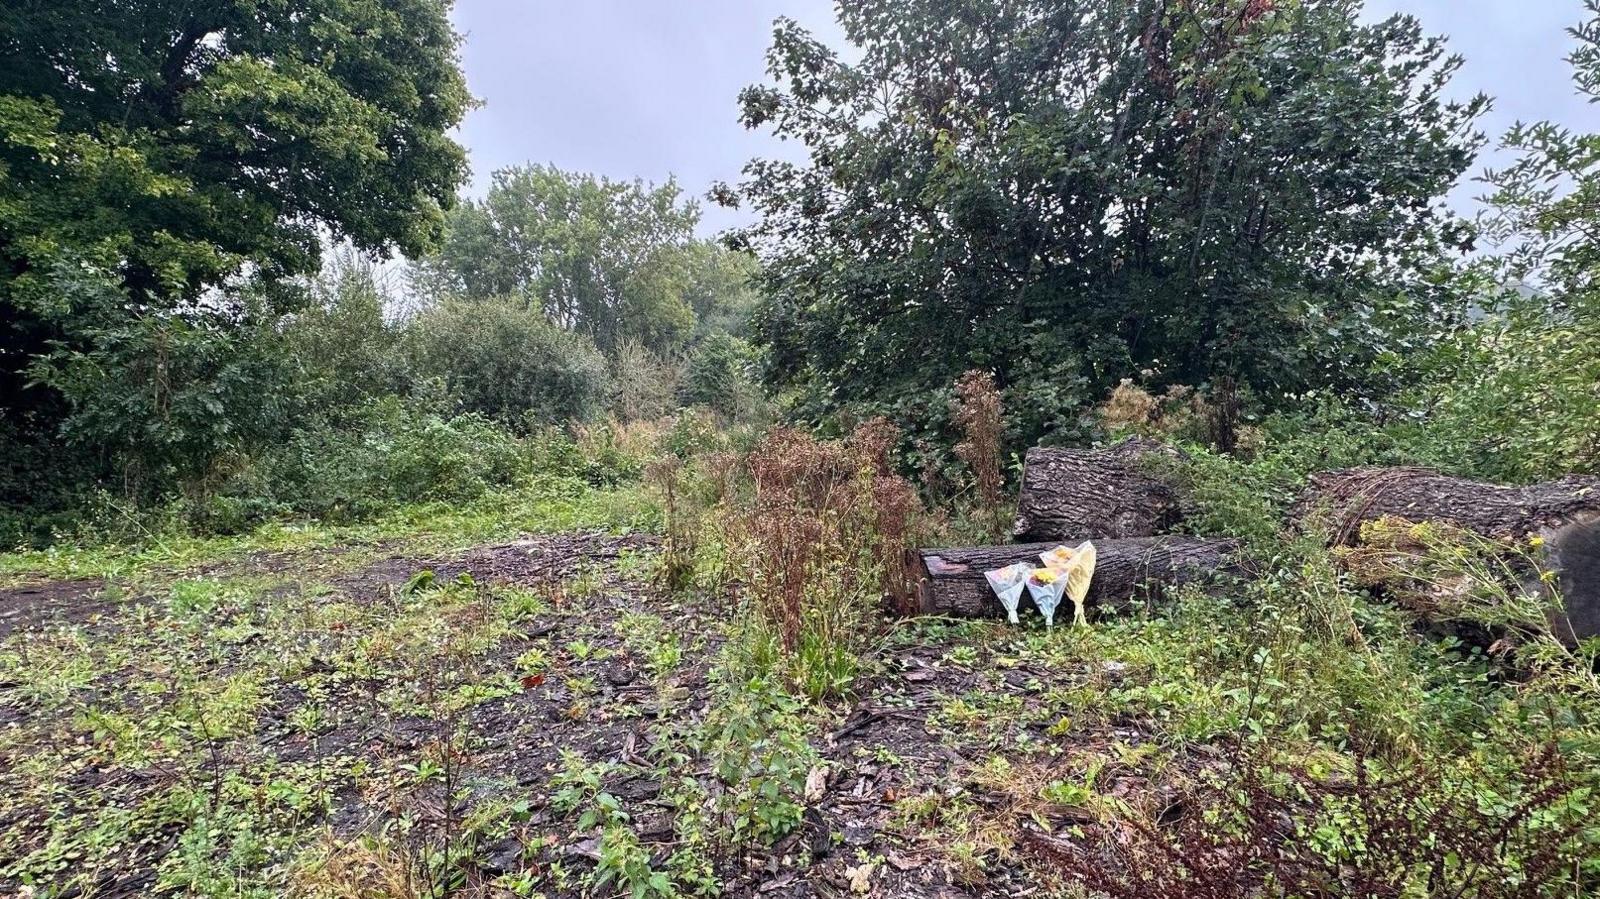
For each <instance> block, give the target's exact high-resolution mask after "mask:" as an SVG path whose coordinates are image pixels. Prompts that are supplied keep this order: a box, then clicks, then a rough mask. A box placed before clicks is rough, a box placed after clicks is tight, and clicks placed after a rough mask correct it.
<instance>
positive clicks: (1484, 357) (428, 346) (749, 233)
mask: <svg viewBox="0 0 1600 899" xmlns="http://www.w3.org/2000/svg"><path fill="white" fill-rule="evenodd" d="M1588 5H1589V10H1590V13H1591V21H1590V22H1588V23H1587V24H1584V25H1582V26H1580V27H1578V28H1576V29H1575V30H1574V35H1575V37H1576V38H1577V47H1578V49H1577V50H1576V51H1575V52H1574V54H1573V56H1572V58H1571V62H1572V63H1573V65H1574V69H1575V72H1576V83H1577V87H1578V89H1579V90H1581V91H1584V92H1586V93H1588V94H1589V95H1590V96H1591V97H1593V96H1595V95H1596V93H1597V92H1600V53H1597V51H1596V47H1597V45H1600V31H1597V29H1600V25H1597V24H1596V23H1597V22H1600V6H1597V5H1596V0H1589V4H1588ZM448 11H449V4H448V2H445V0H406V2H399V3H391V2H382V3H380V2H375V0H307V2H303V3H300V4H297V5H294V6H293V7H286V6H281V5H270V4H268V5H262V4H254V3H242V2H241V3H233V2H226V3H217V4H202V5H195V4H187V3H174V2H160V0H151V2H148V3H141V4H134V5H132V6H127V5H124V6H114V7H102V6H99V5H93V4H86V3H81V2H68V3H53V4H38V3H35V4H24V5H22V6H17V7H15V8H10V9H8V10H7V11H6V12H5V13H3V14H0V312H3V313H4V314H3V318H0V508H11V509H14V510H20V511H18V512H16V513H15V514H13V515H10V516H9V517H8V516H6V515H0V519H4V520H12V521H25V522H27V523H28V524H27V526H26V527H25V528H24V529H25V530H27V531H28V532H29V534H30V535H35V534H37V533H39V532H40V531H41V527H40V526H39V525H38V522H40V521H47V520H49V519H48V518H47V517H45V516H43V515H42V513H41V510H45V509H51V508H54V509H59V510H63V511H67V512H70V511H71V510H73V509H75V508H78V507H81V506H82V504H83V503H84V502H85V501H86V499H89V498H92V497H95V496H100V497H101V498H114V499H116V501H118V502H119V503H120V502H127V503H129V504H131V506H133V507H140V508H148V507H158V506H161V505H163V504H165V503H169V502H171V501H173V500H174V499H175V498H176V499H177V500H178V501H179V502H180V503H181V504H184V505H185V506H186V507H187V508H189V509H191V510H194V509H199V510H205V509H213V512H215V509H214V508H213V507H214V506H215V504H216V503H217V502H219V501H221V500H226V502H225V503H224V505H225V506H227V510H225V511H226V514H225V515H222V516H221V517H222V518H226V519H229V520H231V521H235V522H242V521H247V520H252V516H254V517H262V516H266V515H271V514H277V513H278V512H285V511H286V512H292V513H297V514H331V512H332V511H335V510H339V509H346V510H349V509H358V508H366V507H370V506H371V505H372V504H373V503H374V502H383V501H390V500H393V501H401V500H404V499H406V498H407V497H409V496H412V495H414V494H415V495H426V494H427V493H428V491H429V490H430V489H432V488H430V487H429V486H427V485H428V484H430V483H436V482H442V480H448V478H446V477H445V476H444V475H441V474H439V472H440V471H443V469H442V468H440V467H439V466H437V465H434V466H432V467H429V466H428V465H412V462H415V461H416V460H419V459H423V458H425V457H428V455H429V454H430V453H432V454H434V455H435V456H437V457H438V458H451V459H458V460H461V464H462V465H465V466H467V467H469V468H471V469H472V470H473V471H476V472H479V473H480V474H482V476H483V477H489V478H491V479H492V478H494V477H499V476H500V475H496V474H493V473H494V472H499V471H503V470H505V466H503V465H500V464H499V463H494V464H489V463H487V462H484V463H483V464H480V462H481V461H482V460H477V461H471V462H470V464H469V462H468V461H466V460H467V459H468V457H469V456H471V455H472V453H471V450H470V448H471V447H472V446H475V445H477V446H484V447H491V446H495V445H501V443H497V442H496V441H497V440H498V438H491V437H489V436H486V435H488V434H490V433H491V432H492V433H494V434H498V435H500V436H501V437H504V438H505V439H506V440H517V439H523V438H525V437H526V435H529V434H536V433H540V432H541V429H545V428H551V427H560V426H564V425H566V424H567V423H570V422H574V421H579V422H582V421H594V420H598V419H607V418H622V419H627V418H649V417H655V416H660V415H664V414H667V413H669V412H672V411H673V410H675V409H677V408H679V407H681V406H683V405H686V404H692V405H705V406H709V407H711V408H713V409H714V410H716V411H717V412H719V413H720V414H722V415H724V416H751V415H754V414H757V412H758V411H759V410H760V409H761V408H763V407H764V406H765V405H766V403H767V402H768V401H771V402H774V403H776V407H777V408H778V409H779V410H781V412H782V413H783V414H786V415H787V416H789V417H791V418H793V419H796V420H799V421H803V422H807V423H810V424H812V425H814V426H817V427H819V428H822V429H831V430H835V431H843V430H846V429H848V428H849V427H851V426H852V424H853V423H854V422H855V421H858V420H860V419H861V418H863V417H865V416H867V415H870V414H878V413H885V414H888V415H889V416H890V417H891V418H893V419H895V420H896V421H897V422H899V423H900V424H901V425H903V426H905V427H906V428H907V433H908V439H907V448H911V449H913V450H914V452H913V454H912V456H911V458H910V461H911V462H912V464H919V465H925V466H937V465H938V464H940V462H941V460H948V459H949V447H950V445H951V444H952V443H953V438H952V437H951V419H950V415H951V413H950V399H951V385H952V384H953V383H954V382H955V380H956V378H957V376H958V375H959V374H961V373H962V372H966V371H969V370H973V369H979V370H984V371H988V372H992V373H993V376H994V378H995V381H996V383H997V384H998V385H999V386H1000V387H1001V389H1002V390H1003V391H1004V399H1005V408H1006V410H1007V417H1006V424H1007V433H1006V434H1005V435H1004V444H1005V446H1007V447H1025V446H1027V445H1030V444H1032V443H1033V442H1035V441H1040V440H1043V441H1047V442H1057V443H1070V442H1075V441H1082V440H1090V439H1094V438H1096V437H1097V436H1102V435H1101V434H1099V432H1098V431H1097V428H1099V427H1100V425H1099V424H1097V420H1096V419H1095V418H1094V417H1093V416H1090V415H1088V414H1087V412H1088V410H1089V409H1091V408H1092V407H1093V406H1094V405H1095V404H1096V403H1098V402H1100V401H1102V400H1103V399H1104V398H1105V397H1106V396H1107V394H1108V393H1109V392H1110V391H1111V390H1112V388H1113V387H1115V386H1116V385H1118V384H1119V383H1122V382H1124V381H1131V382H1133V383H1134V384H1136V385H1138V386H1139V387H1141V388H1143V389H1145V390H1148V391H1149V392H1150V393H1152V394H1161V393H1162V392H1163V391H1165V390H1167V389H1169V388H1179V389H1181V390H1192V391H1193V394H1192V395H1194V396H1197V397H1199V405H1198V406H1197V408H1203V409H1204V410H1205V421H1204V425H1205V427H1204V429H1203V433H1201V434H1200V435H1199V436H1201V437H1204V438H1206V439H1210V440H1212V441H1214V442H1216V443H1218V444H1220V445H1222V446H1223V447H1225V448H1226V447H1230V446H1231V445H1232V444H1233V443H1234V441H1235V440H1236V437H1237V435H1238V434H1240V433H1241V431H1242V430H1247V428H1245V425H1247V424H1248V423H1250V422H1259V421H1261V420H1262V419H1263V417H1264V416H1269V415H1274V414H1277V415H1288V416H1295V415H1307V414H1310V412H1308V410H1313V409H1320V410H1323V412H1322V413H1319V414H1323V413H1327V410H1328V409H1329V408H1331V407H1337V411H1336V412H1335V413H1328V414H1332V415H1333V416H1334V418H1337V419H1338V420H1339V421H1342V422H1346V423H1349V422H1352V421H1354V422H1359V423H1360V424H1361V426H1362V427H1366V428H1369V429H1372V428H1376V429H1378V430H1380V431H1382V433H1383V434H1385V435H1387V436H1386V437H1385V438H1384V439H1387V440H1390V441H1391V443H1393V442H1395V441H1400V442H1404V444H1405V446H1406V447H1408V449H1407V450H1406V453H1408V454H1409V457H1412V458H1419V459H1423V460H1425V461H1435V462H1441V463H1449V464H1455V465H1458V466H1470V467H1472V469H1473V470H1475V471H1478V472H1479V473H1483V474H1486V475H1495V476H1504V477H1509V478H1528V477H1534V476H1538V475H1541V474H1549V473H1552V472H1554V471H1556V470H1557V469H1559V468H1562V467H1573V466H1577V467H1587V468H1595V467H1600V458H1597V457H1596V455H1595V452H1596V451H1595V449H1594V448H1595V447H1596V446H1600V434H1597V433H1596V431H1595V429H1594V425H1593V422H1594V421H1597V420H1600V396H1597V392H1596V390H1597V388H1596V386H1595V385H1596V384H1597V383H1600V361H1597V360H1600V346H1596V344H1595V340H1594V336H1595V335H1596V334H1600V327H1596V321H1597V319H1596V317H1597V315H1600V308H1597V302H1596V299H1595V294H1596V289H1597V288H1596V283H1597V282H1596V271H1600V251H1597V250H1596V249H1595V240H1594V235H1595V234H1596V231H1597V225H1596V213H1595V209H1596V208H1597V204H1596V200H1595V195H1596V192H1597V190H1600V187H1597V185H1600V177H1597V168H1600V162H1597V160H1600V145H1597V143H1596V141H1597V140H1600V138H1597V137H1596V136H1595V135H1586V134H1574V133H1570V132H1568V131H1566V130H1563V129H1560V128H1557V127H1555V126H1553V125H1549V124H1533V125H1527V126H1519V127H1518V128H1517V129H1515V130H1514V131H1513V132H1511V133H1510V134H1508V135H1506V136H1505V139H1504V143H1505V145H1506V146H1507V148H1508V149H1510V150H1511V151H1512V157H1511V158H1512V159H1513V162H1512V164H1510V165H1509V166H1507V167H1506V168H1505V169H1503V170H1501V171H1496V172H1491V173H1488V175H1487V178H1486V180H1487V181H1488V183H1489V184H1490V191H1491V192H1490V196H1489V197H1488V202H1489V206H1488V209H1489V211H1488V212H1487V213H1486V214H1485V215H1484V216H1483V217H1482V218H1480V219H1479V220H1478V221H1466V220H1463V219H1461V218H1459V217H1458V216H1456V215H1455V214H1453V213H1452V212H1451V211H1450V210H1449V208H1448V207H1447V206H1446V205H1445V201H1444V197H1445V195H1446V193H1447V191H1449V190H1450V189H1451V188H1452V187H1453V186H1454V185H1456V184H1457V183H1458V182H1459V181H1460V179H1461V178H1462V177H1463V176H1466V175H1467V174H1468V173H1470V172H1472V171H1473V165H1474V158H1475V153H1476V151H1477V149H1478V148H1479V147H1480V146H1481V145H1482V143H1483V142H1484V140H1483V137H1482V136H1481V135H1480V134H1478V132H1477V131H1476V130H1475V122H1476V121H1477V118H1478V116H1479V114H1480V113H1481V112H1482V111H1483V109H1484V108H1485V106H1486V104H1487V100H1486V99H1485V98H1482V97H1478V98H1473V99H1471V100H1468V101H1464V102H1453V101H1450V100H1448V99H1446V93H1447V88H1448V87H1449V85H1450V81H1451V79H1452V77H1453V76H1454V74H1455V73H1456V71H1457V70H1458V68H1459V65H1460V61H1459V60H1458V59H1456V58H1454V57H1451V56H1450V55H1448V53H1447V50H1446V47H1445V44H1444V42H1443V41H1442V40H1441V39H1438V38H1433V37H1429V36H1427V32H1426V31H1425V29H1424V27H1423V24H1422V23H1419V22H1418V21H1417V20H1415V19H1413V18H1411V17H1406V16H1396V17H1393V18H1390V19H1388V20H1385V21H1382V22H1377V23H1365V22H1363V21H1362V20H1361V18H1360V17H1359V15H1358V14H1359V13H1360V11H1361V4H1360V2H1359V0H1295V2H1265V0H1129V2H1120V0H1119V2H1111V0H1021V2H999V0H911V2H898V0H897V2H889V0H851V2H847V3H843V4H841V5H840V7H839V16H840V22H841V24H842V26H843V29H844V34H845V37H846V39H847V40H848V41H849V42H850V44H851V45H852V47H851V48H849V49H848V50H845V49H844V48H831V47H828V46H825V45H823V44H822V43H821V42H819V41H817V40H816V39H815V38H814V37H812V36H811V35H809V34H807V33H806V32H805V31H804V30H802V29H801V28H799V27H798V26H797V25H795V24H794V23H792V22H788V21H780V22H779V23H778V24H777V26H776V28H775V31H774V39H773V44H772V46H771V49H770V51H769V72H770V76H771V78H770V81H769V82H768V83H765V84H761V85H757V86H753V87H751V88H749V89H747V90H746V91H745V92H744V93H743V94H742V95H741V96H740V98H739V104H738V107H737V109H738V112H739V114H740V115H741V116H742V119H743V121H744V123H745V124H746V125H747V126H749V127H752V128H765V129H769V130H771V131H772V132H773V133H775V134H776V135H778V136H780V137H783V138H788V139H792V140H794V141H797V142H798V143H799V144H800V145H801V146H803V147H804V148H805V149H806V150H807V153H806V156H805V159H804V161H803V162H799V163H787V162H778V161H772V160H755V161H752V162H751V163H750V164H749V166H748V167H747V169H746V173H745V177H744V179H743V180H742V181H741V183H739V184H737V185H734V186H726V185H724V186H720V187H717V188H716V189H714V190H713V198H714V199H716V200H718V201H721V202H727V203H736V204H743V205H744V206H745V207H746V208H747V209H749V210H750V211H753V212H754V213H755V214H756V220H755V223H754V224H752V225H751V226H749V227H747V228H744V229H742V230H739V231H736V232H734V233H731V234H729V235H726V238H727V239H726V240H725V241H719V242H713V241H709V240H705V239H702V238H700V237H697V236H696V229H697V227H698V223H699V208H698V206H697V204H696V202H695V201H694V200H693V199H691V198H689V197H687V196H685V194H684V192H683V191H682V189H681V188H680V187H679V185H678V184H677V183H676V182H675V181H672V180H668V181H667V182H666V183H663V184H659V185H657V184H647V183H644V182H639V181H621V182H619V181H613V180H610V179H607V178H603V177H598V176H594V175H590V174H586V173H582V172H570V171H562V170H560V169H557V168H554V167H550V166H543V165H534V164H530V165H527V166H518V167H512V168H509V169H506V170H503V171H500V172H497V173H495V174H494V175H493V178H492V181H491V183H490V185H489V187H488V189H487V191H486V193H485V194H484V195H483V196H482V197H469V198H465V199H458V191H459V190H460V189H461V187H462V185H463V184H464V181H465V178H466V173H467V172H466V161H465V155H464V152H463V151H462V149H461V147H459V146H458V145H456V144H455V143H454V141H453V140H452V139H451V137H450V129H452V128H453V127H455V126H456V125H457V124H458V123H459V122H460V120H461V118H462V116H463V114H464V113H465V111H466V109H467V108H468V107H469V105H470V104H471V102H472V100H471V97H470V96H469V95H468V93H467V90H466V87H465V82H464V80H463V78H462V76H461V72H460V66H459V59H458V56H457V48H458V44H459V40H460V39H459V37H458V36H457V35H456V34H454V33H453V31H452V30H451V28H450V25H449V20H448ZM331 247H340V248H342V249H340V250H339V252H337V253H329V252H328V248H331ZM1485 249H1487V250H1489V252H1487V253H1484V252H1479V253H1478V254H1477V255H1468V254H1467V251H1471V250H1478V251H1483V250H1485ZM397 256H403V257H405V258H406V259H407V260H408V264H407V265H406V266H405V269H404V275H403V277H401V278H397V279H390V280H391V281H392V282H393V283H390V284H389V285H387V286H385V285H384V284H383V281H384V280H385V279H384V278H383V277H381V276H380V272H381V271H389V272H391V273H392V272H393V267H392V266H390V267H389V268H380V267H375V262H374V260H382V259H384V258H391V259H392V258H394V257H397ZM752 371H759V372H760V373H761V374H762V375H763V376H764V380H765V386H766V388H767V390H768V394H767V396H762V394H761V392H760V391H758V390H757V389H756V388H755V387H754V386H753V384H752V381H751V379H750V373H751V372H752ZM1186 395H1188V394H1186ZM1330 400H1331V403H1330ZM430 441H431V442H430ZM452 441H454V442H453V443H452ZM447 444H448V445H449V446H453V447H455V449H445V448H443V447H446V445H447ZM490 457H494V453H493V452H489V451H487V450H486V455H485V458H490ZM408 466H409V467H408ZM402 470H404V471H407V472H413V473H414V472H417V471H432V472H434V474H433V475H430V476H429V477H432V478H434V480H432V481H430V480H429V477H422V476H420V475H414V474H399V473H397V472H400V471H402ZM472 477H474V478H476V477H478V475H473V476H472ZM468 480H471V478H468ZM384 484H418V485H421V486H418V487H417V488H416V490H415V491H413V492H412V493H403V494H394V493H391V492H386V491H388V490H389V488H388V487H385V486H382V485H384ZM330 485H331V486H330ZM251 510H254V511H251ZM207 516H211V517H212V518H215V517H217V516H216V515H214V514H213V513H211V512H202V513H200V514H199V515H198V517H199V518H206V517H207ZM0 525H3V521H0ZM0 531H6V533H3V534H0V538H5V539H8V540H9V539H12V536H13V535H14V534H15V533H16V531H15V530H14V529H13V530H10V531H7V529H6V528H5V527H3V526H0Z"/></svg>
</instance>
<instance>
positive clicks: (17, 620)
mask: <svg viewBox="0 0 1600 899" xmlns="http://www.w3.org/2000/svg"><path fill="white" fill-rule="evenodd" d="M105 586H106V582H105V581H103V580H101V579H99V578H86V579H82V580H72V581H39V582H35V583H27V584H22V585H20V586H15V587H6V588H3V589H0V639H3V638H5V637H8V636H10V635H11V633H12V632H13V631H18V630H22V629H24V628H32V627H49V626H52V625H60V624H82V623H84V622H87V621H90V620H91V619H94V618H96V617H98V616H101V615H104V614H106V613H108V612H111V611H114V610H115V609H116V608H117V603H116V602H113V601H111V600H108V599H105V598H104V597H103V593H104V591H105Z"/></svg>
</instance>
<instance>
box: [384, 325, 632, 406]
mask: <svg viewBox="0 0 1600 899" xmlns="http://www.w3.org/2000/svg"><path fill="white" fill-rule="evenodd" d="M407 341H408V343H409V345H410V349H411V354H412V358H413V359H414V365H415V371H416V375H417V376H420V377H436V378H438V379H440V380H441V381H442V382H443V383H444V384H445V386H446V388H447V390H448V392H449V395H450V397H451V398H452V399H454V400H455V402H456V403H457V404H458V406H459V408H460V409H461V410H462V411H464V412H470V413H476V414H478V415H483V416H486V417H488V418H493V419H495V420H497V421H500V422H502V423H504V424H508V425H519V424H524V423H527V422H537V423H542V424H564V423H566V422H569V421H588V420H591V419H593V418H595V417H596V416H598V415H599V414H600V413H601V412H603V411H604V409H605V405H606V399H607V396H608V394H609V391H610V382H609V380H608V377H607V373H606V362H605V359H604V357H602V356H601V355H600V352H599V350H597V349H595V347H594V344H593V343H592V342H591V341H589V340H588V339H587V338H584V337H581V336H578V335H576V334H572V333H569V332H567V331H564V330H562V329H561V328H559V327H557V326H555V325H553V324H551V323H550V321H549V320H548V319H546V318H545V316H544V313H543V312H542V311H540V310H539V309H537V308H532V307H530V306H528V305H527V304H526V303H525V302H524V301H522V300H520V299H514V298H501V299H482V300H470V301H469V300H450V301H446V302H444V303H441V304H440V305H438V306H434V307H432V308H430V309H428V310H427V311H425V312H424V313H422V314H421V315H420V316H418V317H417V318H416V319H415V320H414V321H413V322H411V323H410V325H408V326H407Z"/></svg>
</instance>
